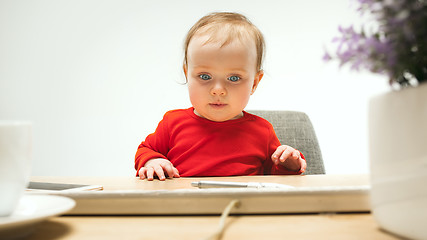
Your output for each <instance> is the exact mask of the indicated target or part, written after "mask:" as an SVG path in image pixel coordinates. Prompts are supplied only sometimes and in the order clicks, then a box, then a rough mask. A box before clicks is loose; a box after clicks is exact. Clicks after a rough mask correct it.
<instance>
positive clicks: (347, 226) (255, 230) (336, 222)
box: [27, 175, 399, 240]
mask: <svg viewBox="0 0 427 240" xmlns="http://www.w3.org/2000/svg"><path fill="white" fill-rule="evenodd" d="M198 180H221V181H241V182H249V181H252V182H254V181H260V182H277V183H283V184H288V185H292V186H296V187H307V186H309V187H316V186H359V185H367V184H369V179H368V176H367V175H311V176H251V177H247V176H245V177H221V178H180V179H167V180H166V181H158V180H154V181H146V180H139V179H138V178H135V177H32V178H31V181H47V182H58V183H60V182H64V183H82V184H100V185H103V187H104V190H105V191H109V190H159V189H168V190H174V189H186V188H192V187H191V184H190V183H191V182H193V181H198ZM219 218H220V217H219V216H87V215H86V216H60V217H53V218H50V219H48V220H46V221H44V222H42V223H41V224H39V225H38V226H37V227H36V229H35V231H34V232H33V233H32V234H31V235H30V236H29V237H28V238H27V239H34V240H37V239H43V240H49V239H159V238H170V239H189V240H191V239H207V238H208V237H209V236H211V235H212V234H213V233H214V232H215V231H216V229H217V228H218V224H219ZM262 238H267V239H285V238H291V239H399V238H398V237H397V236H394V235H391V234H389V233H387V232H384V231H382V230H381V229H380V228H379V227H378V224H377V223H376V222H375V220H374V218H373V216H372V215H371V214H370V213H320V214H319V213H317V214H316V213H313V214H276V215H275V214H270V215H237V216H230V217H229V218H228V219H227V221H226V228H225V232H224V234H223V236H222V238H221V239H223V240H227V239H237V240H238V239H262Z"/></svg>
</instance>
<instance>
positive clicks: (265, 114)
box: [248, 110, 325, 175]
mask: <svg viewBox="0 0 427 240" xmlns="http://www.w3.org/2000/svg"><path fill="white" fill-rule="evenodd" d="M248 112H249V113H252V114H255V115H257V116H260V117H262V118H264V119H266V120H267V121H269V122H270V123H271V124H272V125H273V128H274V131H275V132H276V135H277V137H278V138H279V140H280V143H282V144H285V145H289V146H292V147H294V148H296V149H298V150H299V151H300V152H302V153H303V154H304V156H305V158H306V161H307V169H306V171H305V173H304V174H306V175H313V174H325V166H324V165H323V158H322V153H321V152H320V147H319V143H318V141H317V137H316V133H315V132H314V128H313V125H312V124H311V121H310V118H309V117H308V116H307V114H305V113H303V112H296V111H263V110H253V111H251V110H248Z"/></svg>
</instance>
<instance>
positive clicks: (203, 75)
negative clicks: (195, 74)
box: [199, 74, 212, 80]
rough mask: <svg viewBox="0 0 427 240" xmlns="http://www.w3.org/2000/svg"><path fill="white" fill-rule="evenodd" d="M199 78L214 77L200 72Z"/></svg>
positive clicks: (207, 78) (208, 78)
mask: <svg viewBox="0 0 427 240" xmlns="http://www.w3.org/2000/svg"><path fill="white" fill-rule="evenodd" d="M199 78H201V79H202V80H210V79H211V78H212V77H211V76H209V75H207V74H200V75H199Z"/></svg>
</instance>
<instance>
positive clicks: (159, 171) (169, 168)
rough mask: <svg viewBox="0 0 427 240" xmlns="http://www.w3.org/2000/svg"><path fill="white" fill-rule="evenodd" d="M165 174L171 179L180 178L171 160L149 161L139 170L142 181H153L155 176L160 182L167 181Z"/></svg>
mask: <svg viewBox="0 0 427 240" xmlns="http://www.w3.org/2000/svg"><path fill="white" fill-rule="evenodd" d="M165 173H167V175H168V177H169V178H174V177H176V178H179V172H178V169H176V168H175V167H174V166H173V165H172V163H171V162H170V161H169V160H166V159H163V158H155V159H151V160H149V161H147V162H146V163H145V165H144V167H142V168H141V169H139V172H138V175H139V178H141V179H147V180H148V181H152V180H153V179H154V176H155V175H157V177H159V180H160V181H164V180H165V179H166V177H165Z"/></svg>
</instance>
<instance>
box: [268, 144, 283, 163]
mask: <svg viewBox="0 0 427 240" xmlns="http://www.w3.org/2000/svg"><path fill="white" fill-rule="evenodd" d="M285 149H286V146H284V145H282V146H279V147H278V148H277V149H276V151H274V153H273V154H272V155H271V160H273V162H274V163H275V164H279V157H280V155H282V153H283V151H284V150H285Z"/></svg>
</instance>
